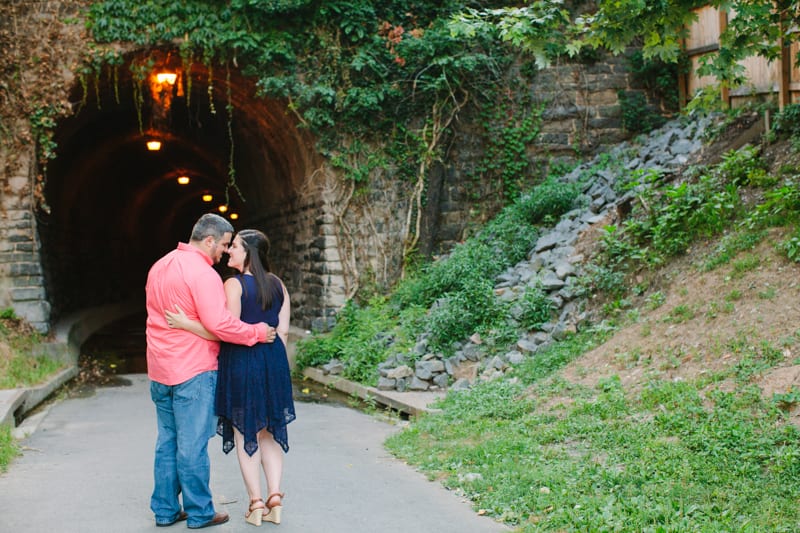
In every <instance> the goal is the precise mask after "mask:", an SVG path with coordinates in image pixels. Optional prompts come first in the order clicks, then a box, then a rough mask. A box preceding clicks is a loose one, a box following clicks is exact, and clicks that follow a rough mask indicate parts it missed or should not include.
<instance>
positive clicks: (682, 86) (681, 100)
mask: <svg viewBox="0 0 800 533" xmlns="http://www.w3.org/2000/svg"><path fill="white" fill-rule="evenodd" d="M681 50H683V53H684V54H686V39H685V38H684V39H681ZM686 57H687V58H689V56H688V54H687V55H686ZM689 61H691V59H690V58H689ZM688 92H689V80H688V77H687V76H686V73H685V72H683V70H682V69H681V66H680V64H678V110H679V111H680V110H683V109H684V108H686V103H687V101H688V100H689V97H688V96H687V93H688Z"/></svg>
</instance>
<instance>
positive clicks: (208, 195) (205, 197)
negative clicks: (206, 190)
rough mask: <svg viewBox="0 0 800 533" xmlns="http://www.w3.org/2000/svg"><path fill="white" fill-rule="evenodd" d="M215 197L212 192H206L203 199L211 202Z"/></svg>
mask: <svg viewBox="0 0 800 533" xmlns="http://www.w3.org/2000/svg"><path fill="white" fill-rule="evenodd" d="M213 199H214V197H213V196H211V195H210V194H204V195H203V201H204V202H210V201H211V200H213Z"/></svg>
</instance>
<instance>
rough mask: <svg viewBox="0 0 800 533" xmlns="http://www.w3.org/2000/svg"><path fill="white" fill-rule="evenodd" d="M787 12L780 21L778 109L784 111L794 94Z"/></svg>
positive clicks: (782, 13)
mask: <svg viewBox="0 0 800 533" xmlns="http://www.w3.org/2000/svg"><path fill="white" fill-rule="evenodd" d="M787 31H788V28H787V27H786V12H785V11H782V12H781V22H780V34H781V37H780V40H779V41H778V44H779V45H780V47H781V65H780V68H779V69H778V109H779V110H780V111H783V108H784V107H786V106H787V105H789V104H791V103H792V94H791V91H790V87H789V84H790V82H791V78H792V49H791V45H792V43H791V41H790V40H789V39H787V38H786V37H787V36H786V33H787Z"/></svg>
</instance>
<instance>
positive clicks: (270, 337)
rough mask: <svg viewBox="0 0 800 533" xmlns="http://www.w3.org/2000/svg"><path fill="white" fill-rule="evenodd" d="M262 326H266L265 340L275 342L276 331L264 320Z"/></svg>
mask: <svg viewBox="0 0 800 533" xmlns="http://www.w3.org/2000/svg"><path fill="white" fill-rule="evenodd" d="M264 326H265V327H266V328H267V338H266V342H275V337H277V336H278V332H277V331H276V330H275V328H273V327H272V326H270V325H269V324H267V323H266V322H264Z"/></svg>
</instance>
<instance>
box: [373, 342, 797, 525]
mask: <svg viewBox="0 0 800 533" xmlns="http://www.w3.org/2000/svg"><path fill="white" fill-rule="evenodd" d="M569 343H571V346H570V348H568V349H565V347H563V346H562V347H560V348H559V347H554V348H553V349H552V350H550V351H548V352H546V353H544V354H541V355H542V359H545V360H549V363H548V362H544V363H543V362H539V363H533V362H531V363H530V364H529V365H528V366H527V367H526V368H524V369H521V370H519V371H518V372H517V373H516V377H517V378H518V379H517V380H516V381H507V380H505V381H504V380H500V381H493V382H486V383H482V384H480V385H478V386H476V387H475V388H474V389H473V390H470V391H463V392H459V393H457V394H450V395H448V397H447V398H446V399H444V400H443V401H441V402H440V404H439V407H441V408H442V412H441V413H436V414H428V415H425V416H423V417H420V418H418V419H416V421H415V422H414V423H413V424H412V425H411V426H410V427H409V428H408V429H407V430H405V431H403V432H401V433H398V434H395V435H393V436H392V437H390V438H389V440H388V441H387V446H388V448H389V449H390V450H391V451H392V452H393V453H394V454H396V455H398V456H399V457H401V458H403V459H405V460H407V461H409V462H410V463H412V464H414V465H416V466H418V467H419V468H420V469H422V470H423V471H424V472H426V473H427V474H428V475H429V476H430V477H431V478H432V479H433V478H438V479H441V480H442V481H443V483H444V484H445V486H447V487H448V488H450V489H453V490H458V491H460V492H462V493H464V494H465V495H466V496H467V497H469V498H470V499H472V500H473V502H474V506H475V507H476V508H478V509H483V510H484V511H485V512H486V513H487V514H489V515H491V516H493V517H495V518H496V519H500V520H502V521H504V522H506V523H509V524H512V525H515V526H518V527H519V531H525V532H527V531H531V532H533V531H653V532H655V531H659V532H684V531H709V532H710V531H740V532H746V531H753V532H755V531H794V530H795V529H796V524H797V523H798V522H800V507H799V506H798V505H797V498H798V497H800V476H799V475H798V474H800V438H799V437H800V431H798V429H797V428H795V427H794V426H791V425H788V424H784V423H783V422H784V413H783V412H782V411H781V410H780V408H779V403H778V402H770V401H768V400H764V399H762V398H761V396H760V393H759V391H758V389H757V388H755V387H752V386H749V385H745V386H742V387H741V388H739V389H737V390H736V391H733V392H720V391H716V392H713V391H712V392H708V391H706V390H704V389H702V387H703V386H705V385H707V384H708V383H707V382H699V381H698V382H697V383H692V382H688V381H677V382H676V381H672V380H664V381H661V380H652V381H650V382H649V383H647V386H646V387H645V388H644V390H643V391H642V392H641V393H640V394H639V395H631V394H629V393H626V392H625V390H624V389H623V387H622V385H621V383H620V381H619V379H618V378H616V377H612V378H609V379H606V380H603V381H601V382H600V383H599V384H598V385H597V387H595V388H592V389H589V388H586V387H582V386H578V385H574V384H570V385H568V384H566V382H564V381H560V380H558V379H552V378H551V377H548V376H551V375H552V372H554V371H555V370H557V369H559V368H561V367H562V366H563V365H564V364H566V362H568V360H570V359H572V358H573V357H574V356H576V355H578V353H579V352H580V351H581V350H582V349H585V348H588V347H590V346H592V345H594V344H595V342H594V341H592V339H590V338H588V337H583V338H581V339H577V338H576V339H573V340H571V341H569ZM743 349H744V348H743ZM756 352H757V353H756ZM771 352H772V349H771V348H770V347H768V346H761V347H759V349H757V350H755V352H754V353H753V354H752V358H754V359H758V360H759V361H760V362H761V363H762V364H767V363H768V362H770V361H771V360H772V357H771ZM570 353H571V355H569V354H570ZM765 354H766V355H765ZM539 356H540V354H537V356H536V357H535V358H533V359H534V360H535V359H538V358H539ZM742 370H743V369H742V368H738V369H737V368H734V369H731V370H730V372H731V374H736V373H738V372H741V371H742ZM748 370H752V368H748ZM782 400H783V401H784V402H785V401H786V398H782ZM540 406H547V407H542V408H539V407H540Z"/></svg>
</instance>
